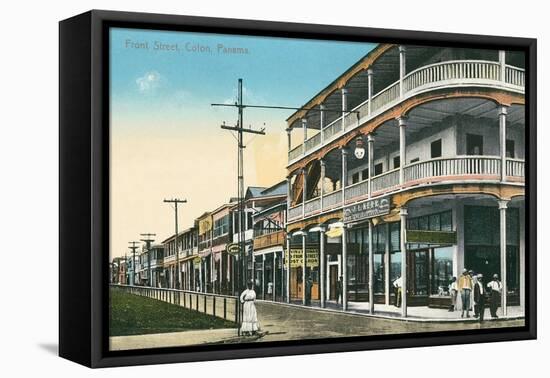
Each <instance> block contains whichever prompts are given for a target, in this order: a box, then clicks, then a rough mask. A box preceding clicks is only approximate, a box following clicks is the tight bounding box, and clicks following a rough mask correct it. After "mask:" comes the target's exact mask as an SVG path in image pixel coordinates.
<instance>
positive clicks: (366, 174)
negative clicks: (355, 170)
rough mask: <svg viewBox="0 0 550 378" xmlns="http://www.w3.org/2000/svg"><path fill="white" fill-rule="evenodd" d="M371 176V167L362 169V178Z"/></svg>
mask: <svg viewBox="0 0 550 378" xmlns="http://www.w3.org/2000/svg"><path fill="white" fill-rule="evenodd" d="M368 178H369V169H368V168H365V169H363V170H362V171H361V180H366V179H368Z"/></svg>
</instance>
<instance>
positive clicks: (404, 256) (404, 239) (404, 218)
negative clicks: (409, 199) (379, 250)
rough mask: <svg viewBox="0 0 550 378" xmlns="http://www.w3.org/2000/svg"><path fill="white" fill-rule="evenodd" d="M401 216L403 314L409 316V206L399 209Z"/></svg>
mask: <svg viewBox="0 0 550 378" xmlns="http://www.w3.org/2000/svg"><path fill="white" fill-rule="evenodd" d="M399 215H400V217H401V316H403V317H404V318H406V317H407V287H408V285H407V208H406V207H402V208H401V210H400V211H399Z"/></svg>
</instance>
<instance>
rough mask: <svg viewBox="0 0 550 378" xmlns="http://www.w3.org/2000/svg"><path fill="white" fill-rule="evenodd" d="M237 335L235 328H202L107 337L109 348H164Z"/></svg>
mask: <svg viewBox="0 0 550 378" xmlns="http://www.w3.org/2000/svg"><path fill="white" fill-rule="evenodd" d="M236 336H237V329H236V328H221V329H204V330H200V331H182V332H169V333H154V334H148V335H133V336H113V337H110V338H109V348H110V350H113V351H114V350H128V349H146V348H164V347H174V346H186V345H200V344H207V343H213V342H224V341H225V340H232V339H234V338H235V337H236Z"/></svg>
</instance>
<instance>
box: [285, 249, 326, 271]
mask: <svg viewBox="0 0 550 378" xmlns="http://www.w3.org/2000/svg"><path fill="white" fill-rule="evenodd" d="M285 258H288V251H287V252H286V253H285ZM303 261H304V256H303V254H302V248H291V249H290V267H291V268H301V267H302V265H303ZM306 266H308V267H310V268H313V267H317V266H319V249H318V248H306Z"/></svg>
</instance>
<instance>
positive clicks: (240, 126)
mask: <svg viewBox="0 0 550 378" xmlns="http://www.w3.org/2000/svg"><path fill="white" fill-rule="evenodd" d="M237 96H238V97H237V102H236V103H235V104H233V105H229V104H212V106H233V107H236V108H237V111H238V120H237V125H236V126H227V125H225V122H224V124H223V125H221V128H222V129H224V130H230V131H235V132H237V199H238V203H237V214H238V216H239V222H238V233H237V234H238V237H237V243H238V245H239V259H240V264H237V266H238V277H237V282H238V283H239V285H238V290H239V292H241V291H242V290H244V289H245V288H246V282H247V281H248V277H247V275H248V257H247V256H246V251H245V248H246V244H245V235H244V232H245V229H244V227H243V223H244V220H245V211H244V210H245V209H244V169H243V150H244V148H245V145H244V143H243V134H244V133H250V134H257V135H265V128H263V129H261V130H253V129H252V128H251V127H250V128H244V122H243V110H244V108H246V107H247V105H244V104H243V79H239V81H238V95H237Z"/></svg>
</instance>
